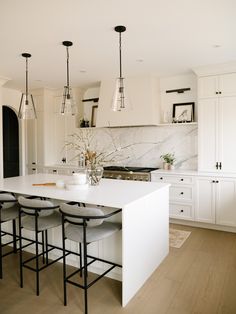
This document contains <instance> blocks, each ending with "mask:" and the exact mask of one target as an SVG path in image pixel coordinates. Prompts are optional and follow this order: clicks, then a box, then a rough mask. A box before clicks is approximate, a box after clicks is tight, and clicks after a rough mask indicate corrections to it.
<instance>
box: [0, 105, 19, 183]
mask: <svg viewBox="0 0 236 314" xmlns="http://www.w3.org/2000/svg"><path fill="white" fill-rule="evenodd" d="M2 121H3V177H4V178H9V177H15V176H19V124H18V118H17V115H16V114H15V112H14V110H12V109H11V108H10V107H8V106H3V107H2Z"/></svg>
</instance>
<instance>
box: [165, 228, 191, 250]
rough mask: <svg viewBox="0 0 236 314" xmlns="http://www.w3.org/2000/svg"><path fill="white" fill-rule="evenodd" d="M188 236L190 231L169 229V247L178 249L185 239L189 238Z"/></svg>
mask: <svg viewBox="0 0 236 314" xmlns="http://www.w3.org/2000/svg"><path fill="white" fill-rule="evenodd" d="M190 234H191V231H184V230H177V229H173V228H170V230H169V240H170V246H171V247H174V248H177V249H179V248H180V247H181V246H182V245H183V244H184V242H185V241H186V240H187V238H188V237H189V236H190Z"/></svg>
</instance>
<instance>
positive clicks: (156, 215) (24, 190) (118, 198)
mask: <svg viewBox="0 0 236 314" xmlns="http://www.w3.org/2000/svg"><path fill="white" fill-rule="evenodd" d="M71 179H72V177H71V176H61V175H56V174H33V175H27V176H20V177H14V178H7V179H1V180H0V190H2V191H9V192H14V193H17V194H24V195H35V196H43V197H48V198H51V199H54V200H58V201H64V202H68V201H76V202H83V203H86V204H93V205H100V206H104V207H112V208H122V213H121V221H122V231H121V237H120V239H121V240H120V243H119V241H116V240H117V239H116V238H114V239H110V241H109V242H108V243H106V245H104V247H103V249H102V250H101V247H98V248H97V252H98V254H102V257H104V256H105V258H107V259H109V256H110V254H111V255H112V252H113V251H115V253H114V254H113V255H114V256H113V259H114V258H117V259H118V262H119V260H120V261H121V263H122V270H121V278H120V279H121V281H122V306H125V305H126V304H127V303H128V302H129V301H130V299H131V298H132V297H133V296H134V295H135V293H136V292H137V291H138V290H139V289H140V288H141V287H142V285H143V284H144V283H145V281H146V280H147V279H148V278H149V277H150V275H151V274H152V273H153V272H154V270H155V269H156V268H157V267H158V266H159V265H160V263H161V262H162V261H163V259H164V258H165V257H166V256H167V254H168V252H169V184H163V183H156V182H140V181H126V180H112V179H102V180H101V181H100V184H99V185H98V186H89V187H88V188H87V189H84V190H79V191H70V190H66V189H58V188H57V187H56V186H33V185H32V184H35V183H46V182H56V181H58V180H64V181H70V180H71ZM51 239H52V242H56V244H58V243H60V241H61V236H60V235H59V233H57V234H56V235H55V234H54V235H53V236H52V237H51ZM99 242H101V241H99ZM99 248H100V249H99ZM119 248H120V250H119ZM117 252H118V253H117ZM119 255H121V256H119Z"/></svg>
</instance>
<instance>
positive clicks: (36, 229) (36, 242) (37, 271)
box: [35, 213, 39, 296]
mask: <svg viewBox="0 0 236 314" xmlns="http://www.w3.org/2000/svg"><path fill="white" fill-rule="evenodd" d="M35 253H36V295H37V296H38V295H39V256H38V255H39V247H38V213H36V216H35Z"/></svg>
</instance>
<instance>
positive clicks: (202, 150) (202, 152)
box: [198, 98, 218, 171]
mask: <svg viewBox="0 0 236 314" xmlns="http://www.w3.org/2000/svg"><path fill="white" fill-rule="evenodd" d="M217 106H218V100H217V99H216V98H212V99H210V98H209V99H202V100H200V101H199V104H198V113H199V122H198V125H199V131H198V158H199V170H201V171H216V166H215V165H216V161H217V143H216V132H217V129H216V119H217Z"/></svg>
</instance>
